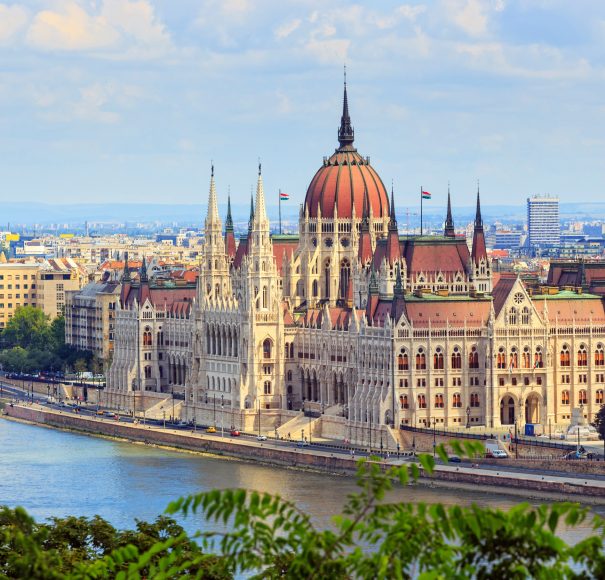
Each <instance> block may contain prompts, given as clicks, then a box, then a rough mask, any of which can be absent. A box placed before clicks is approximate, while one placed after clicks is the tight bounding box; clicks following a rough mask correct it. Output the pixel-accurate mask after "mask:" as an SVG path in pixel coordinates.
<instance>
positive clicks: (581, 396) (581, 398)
mask: <svg viewBox="0 0 605 580" xmlns="http://www.w3.org/2000/svg"><path fill="white" fill-rule="evenodd" d="M587 403H588V395H587V394H586V391H585V390H584V389H582V390H580V392H579V393H578V405H586V404H587Z"/></svg>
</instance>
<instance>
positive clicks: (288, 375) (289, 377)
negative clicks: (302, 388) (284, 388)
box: [286, 371, 292, 381]
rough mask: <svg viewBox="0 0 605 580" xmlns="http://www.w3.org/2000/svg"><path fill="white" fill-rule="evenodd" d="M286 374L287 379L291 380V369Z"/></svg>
mask: <svg viewBox="0 0 605 580" xmlns="http://www.w3.org/2000/svg"><path fill="white" fill-rule="evenodd" d="M286 376H287V377H288V380H289V381H291V380H292V371H288V374H287V375H286Z"/></svg>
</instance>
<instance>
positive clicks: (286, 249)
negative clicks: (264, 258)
mask: <svg viewBox="0 0 605 580" xmlns="http://www.w3.org/2000/svg"><path fill="white" fill-rule="evenodd" d="M297 247H298V239H296V238H293V239H292V240H279V241H276V240H273V256H274V257H275V263H276V264H277V271H278V272H279V273H280V274H282V275H283V274H284V271H283V266H284V264H283V260H284V254H285V257H286V260H289V259H290V257H291V256H292V254H293V253H294V250H296V248H297Z"/></svg>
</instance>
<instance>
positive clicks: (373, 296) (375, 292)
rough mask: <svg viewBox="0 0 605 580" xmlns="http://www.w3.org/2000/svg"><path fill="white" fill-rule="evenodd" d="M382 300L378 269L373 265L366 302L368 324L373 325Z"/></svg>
mask: <svg viewBox="0 0 605 580" xmlns="http://www.w3.org/2000/svg"><path fill="white" fill-rule="evenodd" d="M379 301H380V289H379V288H378V280H377V279H376V270H374V267H373V266H372V272H371V274H370V283H369V285H368V302H367V304H366V319H367V321H368V324H370V325H372V323H373V320H374V314H375V313H376V308H377V307H378V302H379Z"/></svg>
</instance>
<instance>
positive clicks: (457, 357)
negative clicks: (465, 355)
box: [452, 346, 462, 369]
mask: <svg viewBox="0 0 605 580" xmlns="http://www.w3.org/2000/svg"><path fill="white" fill-rule="evenodd" d="M452 368H453V369H461V368H462V355H461V354H460V349H459V348H458V347H457V346H455V347H454V352H453V353H452Z"/></svg>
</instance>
